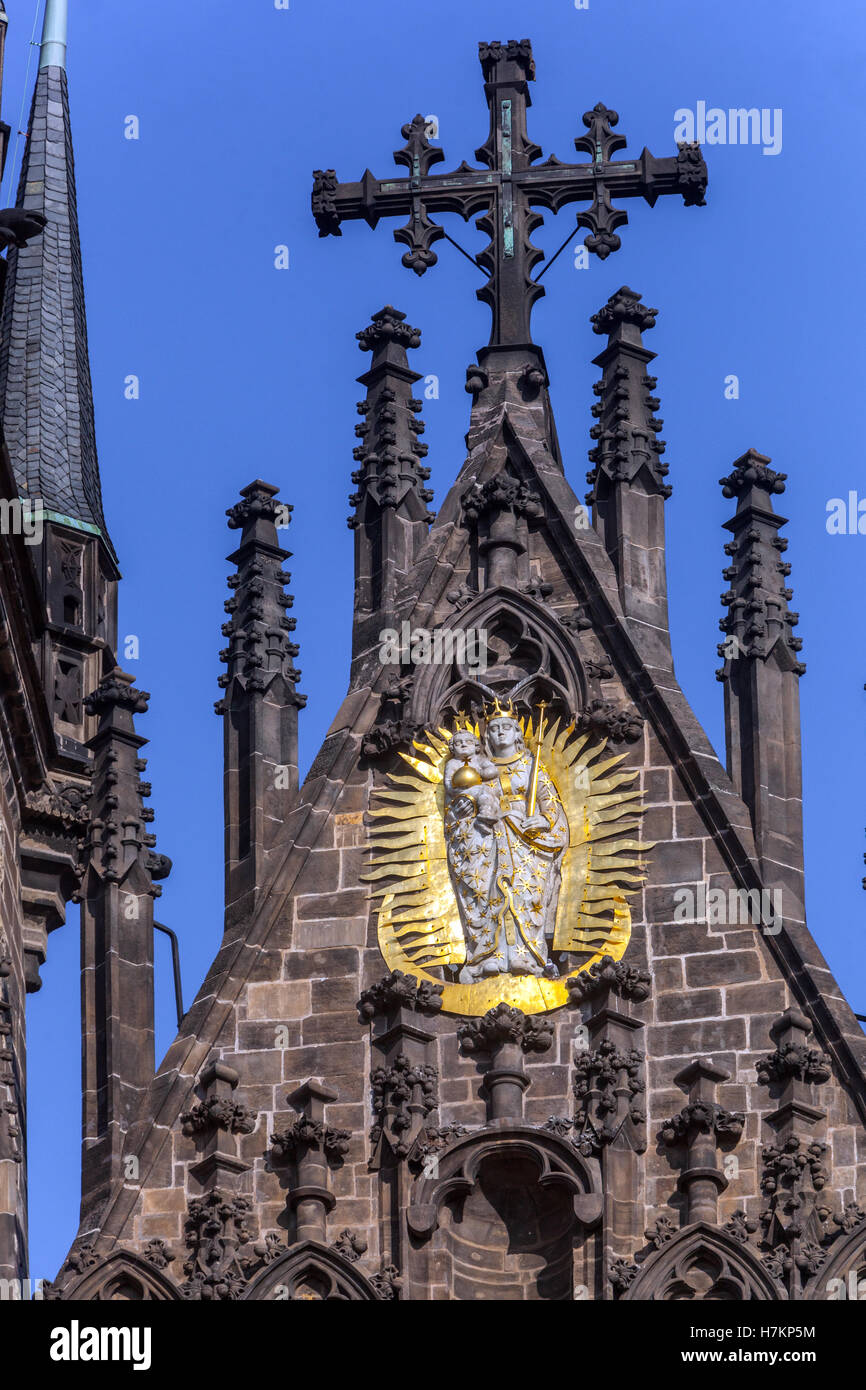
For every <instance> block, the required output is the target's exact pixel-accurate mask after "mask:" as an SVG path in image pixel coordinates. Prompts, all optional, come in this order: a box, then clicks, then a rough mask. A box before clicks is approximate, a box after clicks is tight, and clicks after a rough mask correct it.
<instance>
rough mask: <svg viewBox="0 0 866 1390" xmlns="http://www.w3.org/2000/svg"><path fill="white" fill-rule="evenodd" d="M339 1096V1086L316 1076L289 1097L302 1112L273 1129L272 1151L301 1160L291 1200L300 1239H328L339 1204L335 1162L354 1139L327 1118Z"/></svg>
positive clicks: (282, 1157) (283, 1157)
mask: <svg viewBox="0 0 866 1390" xmlns="http://www.w3.org/2000/svg"><path fill="white" fill-rule="evenodd" d="M337 1099H338V1093H337V1092H336V1091H335V1090H333V1089H332V1088H331V1087H330V1086H326V1085H325V1083H324V1082H323V1081H321V1080H320V1079H319V1078H318V1077H310V1078H309V1080H308V1081H305V1082H304V1083H303V1085H301V1086H299V1087H298V1088H297V1090H295V1091H293V1092H292V1094H291V1095H290V1096H289V1097H288V1101H289V1104H290V1105H292V1106H294V1108H295V1110H297V1111H299V1112H300V1114H299V1116H298V1118H297V1119H296V1120H295V1121H294V1122H293V1123H292V1124H291V1125H289V1126H288V1127H287V1128H286V1129H284V1130H278V1131H275V1133H273V1134H272V1135H271V1155H272V1157H273V1158H274V1159H275V1160H276V1161H278V1162H280V1161H283V1160H286V1159H291V1160H293V1161H294V1164H295V1170H296V1178H297V1181H296V1183H295V1184H294V1185H293V1186H292V1187H291V1189H290V1191H289V1198H288V1201H289V1207H290V1208H291V1209H293V1210H294V1212H295V1222H296V1228H297V1229H296V1238H297V1239H298V1240H316V1241H319V1242H323V1241H324V1238H325V1218H326V1215H327V1213H328V1212H329V1211H331V1210H333V1207H334V1205H335V1198H334V1195H333V1192H332V1185H331V1172H330V1168H331V1165H336V1164H340V1163H342V1161H343V1159H344V1157H345V1155H346V1154H347V1153H348V1151H349V1145H350V1143H351V1139H352V1132H351V1130H348V1129H335V1128H334V1127H333V1126H331V1125H329V1124H328V1123H327V1122H326V1119H325V1107H326V1106H327V1105H328V1104H330V1103H331V1102H332V1101H335V1100H337Z"/></svg>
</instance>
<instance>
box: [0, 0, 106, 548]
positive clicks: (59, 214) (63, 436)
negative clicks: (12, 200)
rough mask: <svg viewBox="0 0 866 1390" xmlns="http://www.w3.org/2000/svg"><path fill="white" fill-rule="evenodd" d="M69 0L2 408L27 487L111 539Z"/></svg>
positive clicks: (12, 300) (54, 509)
mask: <svg viewBox="0 0 866 1390" xmlns="http://www.w3.org/2000/svg"><path fill="white" fill-rule="evenodd" d="M67 14H68V3H67V0H47V4H46V8H45V20H44V24H43V29H42V42H41V46H40V59H39V72H38V74H37V78H36V87H35V90H34V93H33V104H32V107H31V110H30V121H29V125H28V131H27V143H26V146H25V150H24V158H23V161H22V165H21V177H20V180H19V184H18V198H17V203H16V206H17V207H18V208H19V209H22V210H25V211H27V212H30V213H35V214H39V215H41V216H42V217H44V218H45V219H46V225H45V230H44V232H43V234H42V236H41V237H38V238H36V239H35V240H34V241H33V242H32V243H30V244H29V245H26V246H13V247H12V248H11V249H10V252H9V259H8V271H7V277H6V286H5V291H4V297H3V312H2V320H0V414H2V417H3V429H4V434H5V437H6V443H7V446H8V449H9V454H10V457H11V460H12V466H13V468H14V470H15V474H16V477H17V479H18V485H19V487H20V488H21V490H22V492H23V493H25V494H26V495H27V496H29V497H30V498H32V499H34V501H35V500H36V499H37V498H40V499H41V500H42V503H43V506H44V508H45V511H46V513H47V516H48V519H52V518H54V517H56V518H57V519H59V520H62V521H63V522H64V523H65V524H67V525H69V524H70V523H71V525H72V526H73V527H74V528H75V529H77V530H80V531H84V532H90V533H92V534H97V535H100V536H101V537H102V538H103V540H104V541H105V544H106V546H107V547H108V550H109V552H110V551H111V543H110V541H109V539H108V535H107V532H106V528H105V519H104V516H103V511H102V492H101V487H100V481H99V467H98V463H97V457H96V439H95V431H94V420H93V392H92V387H91V380H90V362H89V357H88V347H87V321H86V316H85V309H84V281H83V272H82V264H81V247H80V244H79V235H78V210H77V201H76V190H75V168H74V159H73V153H72V129H71V123H70V115H69V94H68V90H67V82H66V34H67Z"/></svg>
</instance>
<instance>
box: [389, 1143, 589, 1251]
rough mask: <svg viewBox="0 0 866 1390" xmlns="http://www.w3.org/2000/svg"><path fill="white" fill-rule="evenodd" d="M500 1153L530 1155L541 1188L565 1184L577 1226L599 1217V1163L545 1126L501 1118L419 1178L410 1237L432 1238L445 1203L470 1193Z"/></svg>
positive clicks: (455, 1146) (455, 1147)
mask: <svg viewBox="0 0 866 1390" xmlns="http://www.w3.org/2000/svg"><path fill="white" fill-rule="evenodd" d="M503 1156H505V1157H506V1158H509V1159H511V1158H513V1159H517V1158H528V1159H530V1160H531V1162H532V1163H533V1164H534V1165H535V1166H536V1169H537V1171H538V1178H537V1182H538V1186H539V1187H540V1188H545V1187H564V1188H565V1189H566V1190H567V1191H568V1192H569V1193H570V1194H571V1196H572V1200H573V1204H574V1214H575V1217H576V1218H577V1220H578V1221H579V1222H580V1223H581V1225H583V1226H586V1227H592V1226H595V1225H596V1224H597V1222H598V1221H599V1220H600V1219H601V1210H602V1194H601V1192H600V1191H599V1180H598V1168H597V1165H594V1164H592V1163H590V1162H587V1161H586V1160H585V1159H584V1158H582V1156H581V1155H580V1154H578V1153H577V1152H576V1151H575V1149H574V1148H573V1147H572V1145H571V1144H569V1143H567V1142H566V1141H564V1140H563V1139H561V1138H560V1137H559V1136H558V1135H557V1134H554V1133H553V1132H551V1131H549V1130H540V1129H533V1128H531V1127H530V1126H529V1125H523V1124H511V1123H509V1122H508V1121H499V1122H498V1123H497V1124H496V1125H495V1126H494V1125H490V1126H486V1127H485V1128H484V1129H480V1130H475V1131H473V1133H471V1134H468V1135H466V1136H464V1137H461V1138H459V1139H458V1140H457V1141H456V1143H454V1144H452V1145H451V1146H450V1147H449V1148H446V1149H445V1150H444V1151H443V1152H442V1153H441V1154H440V1155H439V1159H438V1165H437V1173H436V1176H435V1177H434V1176H430V1177H424V1176H422V1177H421V1178H420V1179H419V1180H418V1182H417V1184H416V1186H415V1189H414V1192H413V1195H412V1200H411V1203H410V1205H409V1208H408V1210H407V1212H406V1220H407V1223H408V1226H409V1230H410V1232H411V1233H412V1235H413V1236H416V1237H417V1238H419V1239H421V1240H426V1239H428V1238H429V1237H430V1236H432V1234H433V1232H434V1231H435V1230H436V1228H437V1227H438V1225H439V1217H440V1212H441V1210H442V1207H443V1205H444V1204H445V1203H446V1202H449V1201H452V1200H453V1199H455V1198H457V1197H464V1196H468V1194H469V1193H470V1192H472V1191H473V1189H474V1188H475V1185H476V1183H477V1182H478V1179H479V1176H480V1173H481V1169H482V1167H483V1166H484V1163H485V1161H486V1160H487V1159H488V1158H491V1157H497V1158H501V1157H503Z"/></svg>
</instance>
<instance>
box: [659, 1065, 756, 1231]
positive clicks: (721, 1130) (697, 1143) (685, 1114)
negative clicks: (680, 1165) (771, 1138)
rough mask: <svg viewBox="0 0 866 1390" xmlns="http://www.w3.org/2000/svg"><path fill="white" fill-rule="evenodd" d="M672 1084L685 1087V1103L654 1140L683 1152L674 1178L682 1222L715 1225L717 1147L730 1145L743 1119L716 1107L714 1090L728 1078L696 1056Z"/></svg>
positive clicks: (722, 1184) (722, 1181)
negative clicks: (683, 1210) (683, 1212)
mask: <svg viewBox="0 0 866 1390" xmlns="http://www.w3.org/2000/svg"><path fill="white" fill-rule="evenodd" d="M674 1080H675V1081H676V1083H677V1085H678V1086H682V1087H683V1088H687V1089H688V1092H689V1100H688V1103H687V1104H686V1105H684V1106H683V1108H682V1110H681V1111H680V1112H679V1114H677V1115H674V1116H673V1117H672V1118H671V1119H670V1120H666V1121H665V1123H664V1124H663V1125H662V1128H661V1131H660V1134H659V1138H660V1139H661V1140H662V1142H663V1143H664V1144H668V1145H671V1146H673V1145H677V1144H682V1145H685V1148H686V1166H685V1168H684V1169H683V1171H682V1172H681V1173H680V1176H679V1180H678V1186H679V1188H680V1190H681V1191H682V1192H684V1193H685V1194H686V1224H687V1225H691V1224H692V1223H694V1222H696V1221H708V1222H710V1223H711V1224H715V1222H716V1217H717V1211H718V1198H719V1193H721V1192H723V1191H724V1190H725V1188H726V1187H727V1185H728V1180H727V1178H726V1177H725V1175H724V1173H723V1172H722V1170H721V1168H720V1167H719V1164H718V1152H717V1150H718V1145H719V1143H720V1142H724V1141H725V1140H728V1141H730V1140H733V1141H734V1142H736V1141H737V1140H738V1139H739V1137H740V1135H741V1134H742V1132H743V1128H744V1126H745V1123H746V1117H745V1115H743V1114H741V1113H739V1112H733V1111H730V1110H725V1109H724V1108H723V1107H722V1106H721V1105H719V1104H717V1102H716V1099H715V1092H716V1087H717V1086H718V1085H720V1084H721V1083H722V1082H724V1081H728V1080H730V1077H729V1075H728V1073H727V1072H726V1071H723V1070H722V1069H721V1068H720V1067H717V1066H714V1065H713V1063H712V1062H710V1061H709V1060H708V1059H707V1058H703V1057H696V1058H695V1060H694V1061H693V1062H690V1063H689V1065H688V1066H687V1067H684V1068H683V1070H682V1071H681V1072H679V1073H678V1074H677V1075H676V1076H675V1077H674Z"/></svg>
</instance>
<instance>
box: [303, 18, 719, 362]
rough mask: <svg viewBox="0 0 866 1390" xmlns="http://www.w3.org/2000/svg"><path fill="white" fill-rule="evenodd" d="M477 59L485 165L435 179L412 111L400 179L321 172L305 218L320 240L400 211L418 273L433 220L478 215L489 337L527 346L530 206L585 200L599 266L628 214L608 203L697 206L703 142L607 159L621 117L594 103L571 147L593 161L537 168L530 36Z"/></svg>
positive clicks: (537, 289) (494, 46)
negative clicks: (667, 198)
mask: <svg viewBox="0 0 866 1390" xmlns="http://www.w3.org/2000/svg"><path fill="white" fill-rule="evenodd" d="M479 57H480V59H481V67H482V71H483V73H484V91H485V95H486V97H487V104H488V107H489V110H490V134H489V136H488V138H487V140H486V142H485V143H484V144H483V145H482V146H480V148H479V149H477V150H476V151H475V156H476V158H477V159H478V160H480V161H481V163H482V164H484V165H485V166H486V167H485V168H483V169H473V168H472V166H471V165H469V164H467V163H466V162H465V161H464V162H463V163H462V164H461V165H460V166H459V168H457V169H455V170H453V171H452V172H450V173H447V174H441V173H440V174H434V173H431V169H432V168H433V166H434V165H435V164H439V163H441V162H442V160H443V159H444V155H443V152H442V150H441V149H439V148H438V147H437V146H435V145H431V144H430V140H429V137H428V122H427V120H426V119H425V117H423V116H421V115H417V116H415V117H414V118H413V119H412V120H411V121H410V122H408V124H406V125H404V126H403V128H402V134H403V138H404V140H405V141H406V144H405V145H404V146H403V147H402V148H401V149H399V150H397V151H395V154H394V159H395V160H396V162H397V163H398V164H400V165H402V166H403V167H404V168H406V169H407V170H408V177H406V178H400V179H385V180H380V179H377V178H375V177H374V176H373V174H371V172H370V170H369V169H366V170H365V171H364V174H363V175H362V177H361V179H360V181H359V182H358V183H340V182H338V180H337V175H336V173H335V172H334V170H333V169H317V170H316V171H315V173H314V175H313V178H314V183H313V197H312V209H313V216H314V217H315V219H316V224H317V226H318V228H319V235H320V236H323V237H324V236H340V235H341V234H342V229H341V223H342V222H344V221H347V220H349V219H352V218H363V219H364V220H365V221H366V222H367V223H368V224H369V225H370V226H371V227H375V226H376V224H377V222H378V221H379V219H380V217H389V216H392V217H393V216H397V217H402V216H406V215H408V221H407V222H406V224H405V226H402V227H399V228H398V229H397V231H395V233H394V238H395V240H396V241H398V242H400V243H402V244H403V245H405V246H406V247H407V248H408V249H407V250H406V252H405V253H404V255H403V264H404V265H405V266H407V267H408V268H409V269H410V270H414V271H415V273H416V275H423V274H424V273H425V272H426V271H427V270H429V269H430V267H431V266H433V265H435V264H436V261H437V259H438V258H437V256H436V253H435V251H433V249H432V247H433V244H434V242H436V241H439V240H441V239H442V238H443V237H445V238H446V239H447V240H449V241H450V240H451V238H450V237H449V236H448V234H447V232H446V231H445V229H444V228H443V227H440V226H439V225H437V223H435V222H433V221H432V220H431V217H430V214H431V213H441V212H457V213H459V214H460V215H461V217H463V219H464V220H465V221H468V220H469V218H470V217H471V216H473V214H476V213H478V214H481V215H480V217H479V218H478V221H477V223H476V225H477V226H478V228H479V229H480V230H481V231H484V232H488V233H489V236H490V242H489V244H488V245H487V246H486V247H485V249H484V250H483V251H482V252H480V254H479V255H478V256H477V257H473V256H470V257H469V259H470V260H473V261H474V262H475V264H476V265H477V266H478V267H479V269H480V270H483V271H485V272H486V274H487V276H488V279H487V283H486V284H485V285H483V286H482V287H481V289H479V290H478V291H477V293H478V298H479V299H481V300H483V301H484V302H485V303H487V304H489V305H490V307H491V309H492V311H493V329H492V333H491V337H490V342H491V345H492V346H499V347H515V346H525V345H528V344H530V343H531V336H530V327H529V320H530V314H531V311H532V306H533V304H534V303H535V301H536V300H537V299H540V298H541V296H542V295H543V294H544V287H543V286H542V285H540V284H539V283H538V279H539V278H540V277H537V278H535V279H533V278H532V275H531V271H532V269H533V267H534V266H535V265H536V264H537V262H538V261H540V260H542V259H543V256H544V252H543V251H541V250H540V249H539V248H538V247H536V246H533V245H532V243H531V242H530V240H529V238H530V236H531V234H532V232H533V231H534V230H535V229H536V228H537V227H538V226H539V225H540V224H541V221H542V218H541V217H540V216H539V214H538V213H537V212H535V211H534V209H535V208H537V207H543V208H548V209H549V210H550V211H551V212H553V213H556V212H558V211H559V209H560V208H561V207H563V206H565V204H566V203H588V204H589V207H588V208H585V209H583V210H581V211H580V212H579V213H578V214H577V225H578V226H579V227H586V228H587V231H588V235H587V237H586V238H585V242H584V244H585V246H586V247H587V249H588V250H589V251H591V252H592V253H593V254H594V255H596V256H598V257H599V259H601V260H604V259H605V258H606V257H607V256H609V255H610V254H611V252H612V251H616V250H618V249H619V246H620V238H619V236H618V235H617V234H616V229H617V228H618V227H621V226H623V225H624V223H626V222H627V221H628V214H627V213H626V212H625V211H624V210H623V209H621V208H618V207H615V206H614V205H613V202H612V199H614V198H616V199H620V198H635V197H641V198H645V199H646V201H647V202H648V203H649V204H650V206H651V207H652V205H653V204H654V203H655V201H656V199H657V198H658V197H659V196H660V195H661V194H663V193H679V194H681V196H682V198H683V201H684V203H685V204H686V206H687V207H688V206H690V205H694V204H697V205H701V204H703V202H704V191H705V189H706V186H707V168H706V165H705V164H704V161H703V158H702V156H701V152H700V147H699V146H698V145H696V144H686V143H681V144H680V145H679V147H678V153H677V154H676V155H672V156H669V157H668V158H666V159H655V158H654V157H653V156H652V155H651V154H650V152H649V150H647V149H644V150H643V152H642V153H641V154H640V156H639V157H638V158H637V159H635V160H629V161H625V160H614V159H613V158H612V156H613V154H614V153H615V151H617V150H619V149H622V147H623V146H624V145H625V144H626V137H625V136H624V135H620V134H617V133H616V131H615V127H616V126H617V125H618V123H619V115H618V113H617V112H616V111H611V110H610V109H609V108H608V107H606V106H605V105H604V104H603V103H602V102H599V103H598V104H597V105H596V106H594V107H593V109H592V110H591V111H587V112H585V114H584V117H583V124H584V125H585V126H586V134H584V135H580V136H578V137H577V139H576V140H575V142H574V144H575V148H576V149H577V150H578V151H579V152H585V153H586V154H587V155H588V156H589V159H588V160H587V161H584V162H583V163H580V164H563V163H561V162H560V160H558V159H557V158H556V156H555V155H551V156H550V158H549V159H548V160H547V161H546V162H545V163H544V164H540V165H536V164H535V163H534V161H535V160H537V159H538V158H539V156H540V155H541V150H540V148H539V147H538V145H535V144H533V143H532V141H531V140H530V139H529V137H528V135H527V130H526V112H527V108H528V107H529V106H530V104H531V98H530V95H529V83H530V82H532V81H534V79H535V64H534V62H533V58H532V47H531V45H530V43H529V40H528V39H520V40H513V39H512V40H510V41H509V42H507V43H482V44H480V45H479ZM455 244H456V243H455ZM459 249H460V250H462V249H463V248H462V247H461V248H459ZM464 254H468V253H464ZM557 254H558V253H557Z"/></svg>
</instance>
